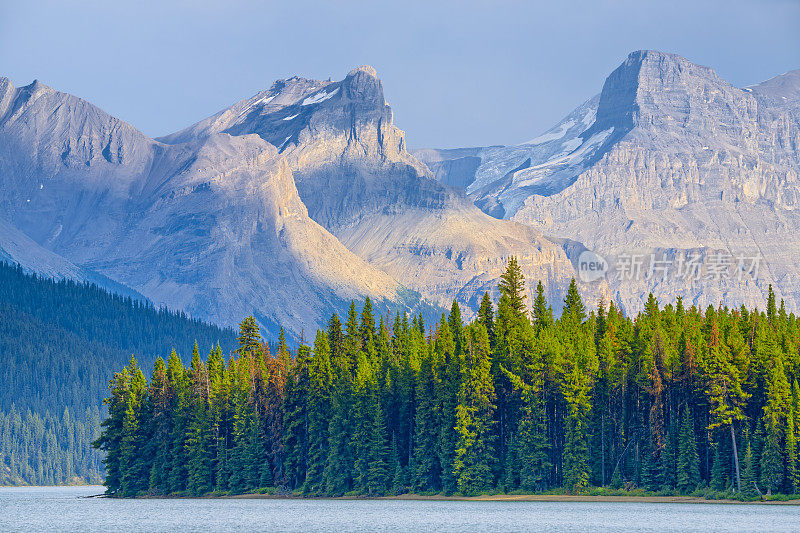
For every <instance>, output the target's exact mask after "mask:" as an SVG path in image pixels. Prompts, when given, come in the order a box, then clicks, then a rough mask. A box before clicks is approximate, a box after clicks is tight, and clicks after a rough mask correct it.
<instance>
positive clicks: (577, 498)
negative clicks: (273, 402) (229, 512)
mask: <svg viewBox="0 0 800 533" xmlns="http://www.w3.org/2000/svg"><path fill="white" fill-rule="evenodd" d="M203 498H220V499H256V500H258V499H273V500H291V499H312V500H399V501H404V500H405V501H453V502H473V501H477V502H585V503H592V502H617V503H684V504H729V505H753V504H756V505H761V504H766V505H800V499H796V500H765V501H760V500H756V501H740V500H730V499H720V500H711V499H706V498H702V497H697V496H634V495H631V496H626V495H621V496H611V495H590V494H584V495H582V494H575V495H573V494H494V495H481V496H445V495H442V494H434V495H424V494H400V495H398V496H376V497H368V496H339V497H327V498H326V497H303V496H289V495H277V494H234V495H228V496H203Z"/></svg>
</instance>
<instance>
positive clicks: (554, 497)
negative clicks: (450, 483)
mask: <svg viewBox="0 0 800 533" xmlns="http://www.w3.org/2000/svg"><path fill="white" fill-rule="evenodd" d="M79 487H84V488H88V487H97V488H98V489H104V487H103V486H102V485H90V484H85V485H4V486H2V487H0V488H4V489H13V488H21V489H25V488H27V489H31V488H79ZM83 497H84V498H107V496H106V495H105V494H103V493H99V494H92V495H89V496H83ZM126 499H128V498H126ZM129 499H154V500H190V499H199V500H207V499H219V500H234V499H239V500H242V499H244V500H342V501H348V500H376V501H391V500H397V501H441V502H448V501H450V502H508V503H513V502H544V503H546V502H553V503H555V502H564V503H569V502H575V503H578V502H581V503H601V502H602V503H682V504H717V505H719V504H725V505H798V506H800V499H794V500H764V501H761V500H755V501H741V500H732V499H706V498H704V497H701V496H642V495H633V494H631V495H625V494H620V495H611V494H483V495H480V496H445V495H444V494H399V495H396V496H298V495H294V494H291V493H283V494H260V493H247V494H224V495H217V494H206V495H204V496H182V495H170V496H155V495H144V496H138V497H135V498H129Z"/></svg>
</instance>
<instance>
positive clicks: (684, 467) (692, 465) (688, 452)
mask: <svg viewBox="0 0 800 533" xmlns="http://www.w3.org/2000/svg"><path fill="white" fill-rule="evenodd" d="M683 412H684V414H683V421H682V422H681V431H680V434H679V439H678V461H677V472H678V479H677V488H678V490H679V491H680V492H682V493H684V494H686V493H690V492H692V491H693V490H694V489H695V488H697V485H698V484H699V483H700V457H699V456H698V454H697V439H696V437H695V433H694V421H693V420H692V415H691V413H690V412H689V408H688V407H686V408H685V409H684V410H683Z"/></svg>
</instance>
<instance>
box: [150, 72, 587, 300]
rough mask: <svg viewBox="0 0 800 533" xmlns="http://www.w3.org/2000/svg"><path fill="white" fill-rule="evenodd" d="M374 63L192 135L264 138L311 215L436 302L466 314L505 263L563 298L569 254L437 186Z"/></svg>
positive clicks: (285, 88)
mask: <svg viewBox="0 0 800 533" xmlns="http://www.w3.org/2000/svg"><path fill="white" fill-rule="evenodd" d="M392 119H393V117H392V110H391V108H390V107H389V106H388V105H387V104H386V101H385V99H384V96H383V87H382V84H381V82H380V80H379V79H378V77H377V74H376V72H375V70H374V69H373V68H372V67H368V66H365V67H360V68H357V69H355V70H353V71H351V72H350V73H349V74H348V75H347V76H346V77H345V79H344V80H342V81H338V82H331V81H327V82H326V81H317V80H308V79H304V78H290V79H288V80H280V81H277V82H275V84H273V86H272V88H271V89H270V90H268V91H265V92H261V93H258V94H256V95H255V96H253V97H252V98H250V99H248V100H244V101H242V102H239V103H237V104H235V105H233V106H231V107H230V108H228V109H226V110H224V111H221V112H219V113H217V114H216V115H214V116H212V117H209V118H208V119H205V120H203V121H201V122H199V123H197V124H195V125H193V126H191V127H189V128H187V129H185V130H183V131H180V132H177V133H175V134H172V135H169V136H167V137H163V138H161V139H159V140H160V141H162V142H165V143H185V142H188V141H190V140H199V139H204V138H208V137H209V136H212V135H214V134H219V133H227V134H231V135H248V134H256V135H258V136H260V137H261V138H262V139H264V140H266V141H268V142H269V143H271V144H273V145H275V146H277V147H278V149H279V151H280V153H281V155H282V156H283V157H284V158H285V159H286V161H287V162H288V164H289V166H290V167H291V169H292V171H293V174H294V177H295V181H296V183H297V188H298V191H299V194H300V197H301V198H302V200H303V203H304V204H305V205H306V206H307V207H308V212H309V214H310V216H311V217H312V218H313V219H314V220H316V221H317V222H319V223H320V224H322V225H323V226H325V228H326V229H328V230H329V231H331V233H333V234H334V235H335V236H337V237H338V238H339V239H340V240H341V241H342V242H343V243H344V244H345V245H346V246H347V247H348V248H349V249H350V250H352V251H354V252H356V254H357V255H359V256H360V257H361V258H363V259H365V260H366V261H368V262H369V263H370V264H371V265H373V266H376V267H378V268H380V269H381V270H383V271H385V272H386V273H387V274H389V275H390V276H392V277H393V278H394V279H396V280H398V281H399V282H400V283H401V284H403V285H404V286H406V287H409V288H411V289H413V290H415V291H418V292H419V293H420V294H421V295H422V296H423V297H424V298H426V299H428V300H430V301H431V302H433V303H434V304H437V305H440V306H443V307H447V306H449V305H450V302H452V300H453V299H457V300H459V301H460V302H461V303H462V304H463V305H464V306H465V312H466V313H467V314H469V313H471V312H474V311H476V310H477V306H478V304H479V299H480V296H481V295H482V294H483V291H485V290H494V288H495V287H496V285H497V280H498V278H499V276H500V273H501V271H502V268H503V266H504V264H505V261H506V260H507V258H508V257H509V256H511V255H515V256H517V257H519V258H520V261H521V264H522V266H523V269H524V271H525V274H526V275H527V276H528V277H529V279H541V280H544V281H546V282H547V284H548V287H549V288H550V290H552V291H553V294H556V293H557V291H559V290H560V289H563V288H564V286H565V285H566V284H567V283H568V281H569V279H570V277H571V276H572V275H573V274H574V269H573V267H572V264H571V263H570V262H569V259H568V257H567V255H566V254H565V253H564V251H563V250H562V249H561V247H560V246H559V245H557V244H554V243H552V242H550V241H549V240H548V239H547V238H545V237H544V236H543V235H542V234H541V233H539V232H538V231H535V230H532V229H531V228H529V227H525V226H523V225H520V224H513V223H509V222H505V221H498V220H496V219H493V218H491V217H489V216H487V215H485V214H484V213H482V212H481V211H480V210H479V209H477V208H475V206H474V205H472V203H471V202H470V201H469V199H467V198H466V197H465V196H464V195H463V193H460V192H459V191H457V190H455V189H453V188H451V187H448V186H446V185H443V184H441V183H439V182H437V181H436V180H435V179H434V177H433V175H432V174H431V173H430V172H429V170H428V169H427V168H426V167H425V165H424V164H422V163H421V162H420V161H419V160H418V159H417V158H415V157H414V156H412V155H411V154H410V153H409V152H408V151H407V150H406V147H405V136H404V133H403V132H402V131H401V130H399V129H398V128H397V127H396V126H394V124H393V121H392Z"/></svg>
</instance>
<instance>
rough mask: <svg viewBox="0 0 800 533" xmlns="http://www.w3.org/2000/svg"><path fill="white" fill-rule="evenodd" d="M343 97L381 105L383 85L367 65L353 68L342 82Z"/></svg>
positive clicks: (382, 102)
mask: <svg viewBox="0 0 800 533" xmlns="http://www.w3.org/2000/svg"><path fill="white" fill-rule="evenodd" d="M342 91H343V93H344V95H345V96H346V97H347V98H349V99H351V100H359V101H362V102H365V103H374V104H379V105H383V104H384V99H383V84H382V83H381V80H380V79H378V73H377V72H376V71H375V69H374V68H372V67H371V66H369V65H364V66H361V67H358V68H355V69H353V70H351V71H350V73H349V74H347V77H346V78H345V79H344V81H343V82H342Z"/></svg>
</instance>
